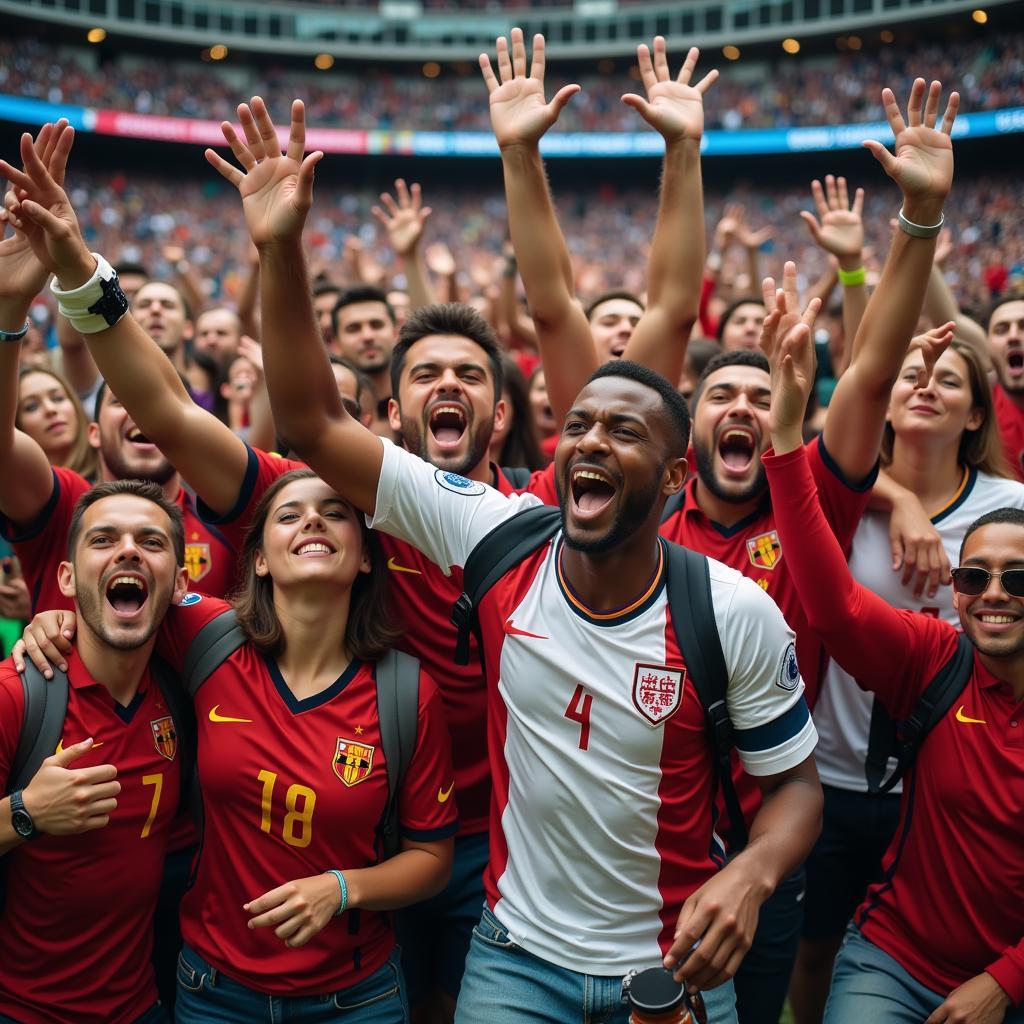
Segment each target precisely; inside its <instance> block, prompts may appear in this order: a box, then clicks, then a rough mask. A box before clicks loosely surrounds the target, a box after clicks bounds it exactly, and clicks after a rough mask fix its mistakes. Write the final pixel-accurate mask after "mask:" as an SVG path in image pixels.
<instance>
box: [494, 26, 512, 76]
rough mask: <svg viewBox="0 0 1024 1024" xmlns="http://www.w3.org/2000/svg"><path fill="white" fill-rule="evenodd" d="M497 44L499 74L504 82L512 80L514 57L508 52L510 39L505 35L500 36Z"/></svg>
mask: <svg viewBox="0 0 1024 1024" xmlns="http://www.w3.org/2000/svg"><path fill="white" fill-rule="evenodd" d="M495 45H496V46H497V49H498V75H499V77H500V78H501V81H502V82H503V83H504V82H511V81H512V78H513V73H512V58H511V57H510V56H509V52H508V40H507V39H506V38H505V37H504V36H498V39H497V40H496V43H495Z"/></svg>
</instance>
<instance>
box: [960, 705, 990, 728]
mask: <svg viewBox="0 0 1024 1024" xmlns="http://www.w3.org/2000/svg"><path fill="white" fill-rule="evenodd" d="M956 720H957V721H958V722H964V723H966V724H968V725H985V719H984V718H969V717H968V716H967V715H965V714H964V706H963V704H961V705H960V707H958V708H957V710H956Z"/></svg>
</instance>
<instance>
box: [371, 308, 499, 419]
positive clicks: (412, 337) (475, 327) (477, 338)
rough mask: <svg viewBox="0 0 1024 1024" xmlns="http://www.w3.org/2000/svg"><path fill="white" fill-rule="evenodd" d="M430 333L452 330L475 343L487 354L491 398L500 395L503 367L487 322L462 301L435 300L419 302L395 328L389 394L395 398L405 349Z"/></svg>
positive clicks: (492, 333) (495, 341)
mask: <svg viewBox="0 0 1024 1024" xmlns="http://www.w3.org/2000/svg"><path fill="white" fill-rule="evenodd" d="M432 334H454V335H457V336H459V337H462V338H468V339H469V340H470V341H472V342H474V343H475V344H477V345H479V346H480V347H481V348H482V349H483V350H484V352H485V353H486V354H487V362H488V364H489V365H490V368H491V379H492V380H493V382H494V402H495V405H497V403H498V399H499V398H501V391H502V388H503V387H504V386H505V371H504V369H503V367H502V365H501V346H500V345H499V344H498V338H497V336H496V335H495V333H494V330H493V329H492V327H491V325H490V324H489V323H488V322H487V321H486V320H485V319H484V318H483V317H482V316H481V315H480V314H479V313H478V312H477V311H476V310H475V309H474V308H473V307H472V306H467V305H466V304H465V303H464V302H445V303H435V304H434V305H432V306H420V308H419V309H416V310H413V312H412V313H410V314H409V319H408V320H406V321H405V323H404V324H402V329H401V330H400V331H399V332H398V343H397V344H396V345H395V347H394V350H393V351H392V353H391V395H392V397H393V398H394V399H395V401H397V400H398V384H399V382H400V381H401V379H402V370H403V369H405V359H406V356H407V355H408V354H409V349H410V348H411V347H412V346H413V345H415V344H416V342H417V341H419V340H420V339H421V338H427V337H430V335H432Z"/></svg>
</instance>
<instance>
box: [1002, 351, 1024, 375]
mask: <svg viewBox="0 0 1024 1024" xmlns="http://www.w3.org/2000/svg"><path fill="white" fill-rule="evenodd" d="M1006 372H1007V373H1008V374H1009V376H1010V377H1012V378H1013V379H1014V380H1018V381H1019V380H1024V349H1021V348H1011V349H1010V351H1009V352H1007V353H1006Z"/></svg>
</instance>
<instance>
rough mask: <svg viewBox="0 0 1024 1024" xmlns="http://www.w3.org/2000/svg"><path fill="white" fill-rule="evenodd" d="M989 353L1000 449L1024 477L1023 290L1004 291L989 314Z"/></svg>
mask: <svg viewBox="0 0 1024 1024" xmlns="http://www.w3.org/2000/svg"><path fill="white" fill-rule="evenodd" d="M988 354H989V356H990V357H991V359H992V365H993V367H994V368H995V371H996V376H997V377H998V378H999V383H998V384H996V385H995V387H993V388H992V399H993V401H994V402H995V407H996V419H997V420H998V421H999V432H1000V434H1001V435H1002V438H1003V451H1004V452H1005V453H1006V460H1007V462H1009V464H1010V468H1011V469H1012V470H1013V472H1014V473H1015V474H1016V476H1017V479H1018V480H1024V294H1014V295H1004V296H1002V297H1001V298H1000V299H998V300H997V301H996V303H995V304H994V305H993V306H992V311H991V313H989V318H988Z"/></svg>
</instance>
